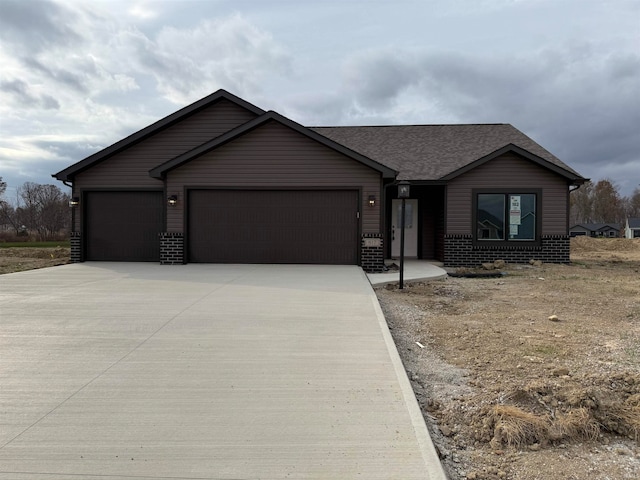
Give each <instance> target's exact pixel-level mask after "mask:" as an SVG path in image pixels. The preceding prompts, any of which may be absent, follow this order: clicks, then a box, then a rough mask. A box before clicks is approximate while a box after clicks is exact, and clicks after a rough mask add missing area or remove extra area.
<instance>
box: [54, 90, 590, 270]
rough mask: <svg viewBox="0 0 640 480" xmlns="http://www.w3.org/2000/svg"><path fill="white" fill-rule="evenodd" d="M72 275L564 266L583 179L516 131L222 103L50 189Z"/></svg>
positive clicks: (159, 126)
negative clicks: (323, 121) (117, 268)
mask: <svg viewBox="0 0 640 480" xmlns="http://www.w3.org/2000/svg"><path fill="white" fill-rule="evenodd" d="M53 176H54V177H55V178H57V179H58V180H60V181H63V182H65V184H67V185H71V186H72V197H73V202H72V203H73V204H74V207H73V208H72V223H73V228H72V233H71V245H72V253H71V256H72V261H75V262H80V261H85V260H92V261H96V260H105V261H159V262H160V263H162V264H181V263H191V262H207V263H318V264H354V265H361V266H362V267H363V268H364V269H365V270H367V271H379V270H380V269H382V268H383V263H384V259H385V258H393V257H397V256H398V254H399V250H400V245H399V242H400V234H399V229H400V220H401V218H402V217H401V214H400V213H399V212H400V200H398V198H397V197H398V186H397V185H398V182H399V181H408V182H409V183H410V196H409V198H408V199H407V200H406V210H405V255H406V256H407V257H415V258H423V259H437V260H441V261H443V262H444V263H445V265H447V266H462V265H475V264H479V263H481V262H484V261H491V260H495V259H504V260H506V261H510V262H528V261H529V260H530V259H539V260H543V261H545V262H568V261H569V235H568V211H569V191H570V188H571V187H572V186H574V187H577V186H579V185H581V184H582V183H584V182H585V181H586V179H585V178H583V177H582V176H581V175H580V174H578V173H577V172H576V171H574V170H573V169H571V168H570V167H569V166H567V165H566V164H564V163H563V162H562V161H560V160H559V159H558V158H556V157H555V156H554V155H552V154H551V153H549V152H548V151H546V150H545V149H544V148H542V147H541V146H540V145H538V144H537V143H535V142H534V141H532V140H531V139H530V138H528V137H527V136H526V135H524V134H523V133H522V132H520V131H518V130H517V129H516V128H514V127H512V126H511V125H506V124H489V125H408V126H380V127H313V128H310V127H304V126H302V125H300V124H298V123H296V122H294V121H292V120H290V119H288V118H286V117H284V116H282V115H280V114H278V113H276V112H273V111H268V112H266V111H264V110H262V109H260V108H259V107H256V106H255V105H252V104H250V103H248V102H246V101H245V100H243V99H241V98H238V97H236V96H235V95H232V94H231V93H229V92H226V91H224V90H219V91H217V92H215V93H213V94H212V95H209V96H208V97H205V98H203V99H201V100H199V101H197V102H195V103H193V104H192V105H189V106H187V107H185V108H183V109H181V110H179V111H177V112H175V113H173V114H172V115H169V116H168V117H166V118H163V119H162V120H159V121H158V122H156V123H154V124H152V125H150V126H148V127H146V128H144V129H142V130H140V131H138V132H136V133H134V134H132V135H130V136H129V137H126V138H124V139H122V140H120V141H119V142H117V143H115V144H113V145H111V146H109V147H107V148H105V149H104V150H101V151H99V152H97V153H95V154H93V155H91V156H89V157H87V158H85V159H84V160H81V161H79V162H78V163H76V164H74V165H71V166H69V167H68V168H66V169H64V170H62V171H60V172H58V173H56V174H54V175H53Z"/></svg>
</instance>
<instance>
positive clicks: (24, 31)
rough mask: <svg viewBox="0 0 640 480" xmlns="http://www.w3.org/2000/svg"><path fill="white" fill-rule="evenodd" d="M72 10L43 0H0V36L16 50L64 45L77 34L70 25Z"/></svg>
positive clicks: (71, 42) (33, 50) (43, 48)
mask: <svg viewBox="0 0 640 480" xmlns="http://www.w3.org/2000/svg"><path fill="white" fill-rule="evenodd" d="M75 17H76V14H75V13H74V11H73V10H71V9H70V8H67V7H66V6H63V5H60V4H57V3H53V2H50V1H45V0H28V1H25V0H2V1H1V2H0V39H2V40H3V41H4V42H7V43H10V44H12V46H13V48H15V49H18V50H19V51H26V52H32V53H33V52H39V51H41V50H45V49H48V48H51V46H68V45H71V44H73V43H74V42H78V41H79V40H80V37H79V36H78V34H77V33H76V32H75V31H74V30H73V29H72V28H71V27H70V24H71V23H72V22H73V20H74V19H75Z"/></svg>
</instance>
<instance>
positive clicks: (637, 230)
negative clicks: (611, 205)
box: [624, 218, 640, 238]
mask: <svg viewBox="0 0 640 480" xmlns="http://www.w3.org/2000/svg"><path fill="white" fill-rule="evenodd" d="M624 237H625V238H640V218H627V222H626V224H625V226H624Z"/></svg>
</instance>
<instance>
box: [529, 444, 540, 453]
mask: <svg viewBox="0 0 640 480" xmlns="http://www.w3.org/2000/svg"><path fill="white" fill-rule="evenodd" d="M529 450H531V451H532V452H537V451H538V450H540V444H539V443H533V444H531V445H529Z"/></svg>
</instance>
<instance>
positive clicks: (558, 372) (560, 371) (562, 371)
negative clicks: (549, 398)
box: [551, 367, 569, 377]
mask: <svg viewBox="0 0 640 480" xmlns="http://www.w3.org/2000/svg"><path fill="white" fill-rule="evenodd" d="M551 375H553V376H554V377H563V376H567V375H569V369H568V368H567V367H559V368H556V369H555V370H553V371H552V372H551Z"/></svg>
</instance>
